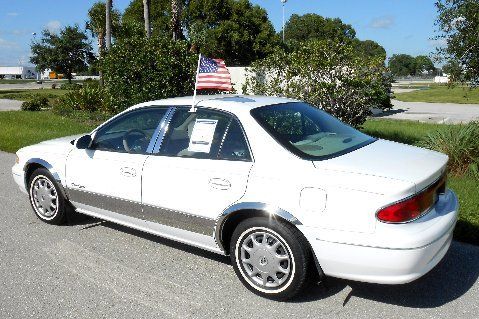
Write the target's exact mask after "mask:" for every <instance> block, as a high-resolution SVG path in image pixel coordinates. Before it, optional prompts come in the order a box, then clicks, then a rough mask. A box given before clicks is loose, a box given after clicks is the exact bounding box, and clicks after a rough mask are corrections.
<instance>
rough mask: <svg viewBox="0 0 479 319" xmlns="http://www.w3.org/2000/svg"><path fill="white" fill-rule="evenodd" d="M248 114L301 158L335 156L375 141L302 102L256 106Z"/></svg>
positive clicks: (320, 158)
mask: <svg viewBox="0 0 479 319" xmlns="http://www.w3.org/2000/svg"><path fill="white" fill-rule="evenodd" d="M251 115H252V116H253V117H254V118H255V119H256V121H258V123H259V124H260V125H261V126H262V127H263V128H264V129H265V130H266V131H267V132H268V133H269V134H270V135H271V136H273V138H274V139H275V140H276V141H278V143H280V144H281V145H282V146H284V147H285V148H287V149H288V150H290V151H291V152H293V153H294V154H296V155H298V156H300V157H302V158H305V159H310V160H322V159H328V158H332V157H336V156H339V155H342V154H345V153H348V152H351V151H354V150H356V149H358V148H360V147H363V146H365V145H367V144H370V143H372V142H374V141H375V139H374V138H372V137H370V136H368V135H366V134H363V133H361V132H359V131H358V130H355V129H354V128H352V127H350V126H348V125H346V124H344V123H343V122H341V121H339V120H338V119H336V118H335V117H333V116H331V115H329V114H328V113H326V112H324V111H321V110H319V109H317V108H315V107H313V106H311V105H309V104H306V103H302V102H291V103H284V104H276V105H269V106H263V107H259V108H256V109H253V110H251Z"/></svg>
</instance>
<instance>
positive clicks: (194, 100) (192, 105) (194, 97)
mask: <svg viewBox="0 0 479 319" xmlns="http://www.w3.org/2000/svg"><path fill="white" fill-rule="evenodd" d="M200 63H201V53H200V54H199V55H198V66H197V67H196V77H195V91H194V93H193V103H192V104H191V109H190V112H196V109H195V102H196V86H197V84H198V73H199V72H200Z"/></svg>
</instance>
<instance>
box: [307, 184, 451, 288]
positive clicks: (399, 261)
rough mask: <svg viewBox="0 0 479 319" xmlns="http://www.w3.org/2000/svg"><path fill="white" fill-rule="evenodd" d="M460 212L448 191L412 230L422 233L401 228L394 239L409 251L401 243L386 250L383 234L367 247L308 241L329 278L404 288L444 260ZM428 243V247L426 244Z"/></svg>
mask: <svg viewBox="0 0 479 319" xmlns="http://www.w3.org/2000/svg"><path fill="white" fill-rule="evenodd" d="M458 209H459V204H458V200H457V197H456V195H455V194H454V193H453V192H452V191H450V190H448V192H447V193H446V195H444V198H443V202H442V203H441V205H440V206H438V207H435V208H434V211H432V212H430V213H429V214H431V215H430V216H428V217H427V218H425V220H424V221H422V220H421V219H419V220H417V221H415V222H414V223H420V224H419V225H415V226H412V227H411V228H415V227H416V228H417V227H419V226H420V227H422V228H423V229H422V231H415V232H414V233H411V232H408V228H407V227H408V225H407V224H405V225H401V227H402V228H403V229H404V234H403V236H398V234H397V233H396V234H395V236H394V238H395V240H399V241H400V240H401V237H402V238H403V239H404V242H406V241H407V242H409V245H410V247H400V244H398V243H397V244H394V245H391V247H387V246H384V243H385V242H387V240H381V238H380V236H382V235H381V234H380V235H379V236H378V235H377V234H375V235H374V236H372V237H373V238H374V240H372V239H371V238H370V239H369V240H368V245H364V244H363V243H352V242H350V243H343V242H341V241H340V238H338V240H337V241H335V242H333V241H331V240H322V239H320V238H318V236H316V238H314V239H313V238H311V233H309V235H306V237H307V238H308V239H309V242H310V243H311V246H312V248H313V251H314V253H315V255H316V257H317V259H318V261H319V263H320V265H321V268H322V270H323V272H324V273H325V274H326V275H328V276H332V277H338V278H344V279H351V280H357V281H364V282H371V283H381V284H403V283H407V282H411V281H413V280H415V279H417V278H419V277H421V276H423V275H425V274H426V273H427V272H429V271H430V270H431V269H433V268H434V267H435V266H436V265H437V264H438V263H439V262H440V261H441V260H442V258H443V257H444V255H445V254H446V252H447V250H448V249H449V246H450V244H451V241H452V235H453V231H454V227H455V225H456V221H457V214H458ZM411 224H412V223H411ZM390 226H394V225H390ZM386 235H387V233H386ZM411 236H415V237H417V239H416V240H415V242H416V243H421V244H420V245H415V244H413V243H414V241H411ZM406 238H407V240H405V239H406ZM329 239H331V238H329ZM426 239H427V243H424V240H426ZM374 242H375V243H374ZM373 243H374V244H373ZM398 247H400V248H398Z"/></svg>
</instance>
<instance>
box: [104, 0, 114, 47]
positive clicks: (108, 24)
mask: <svg viewBox="0 0 479 319" xmlns="http://www.w3.org/2000/svg"><path fill="white" fill-rule="evenodd" d="M112 2H113V0H106V10H105V20H106V23H105V39H106V49H107V50H110V48H111V8H112V5H113V3H112Z"/></svg>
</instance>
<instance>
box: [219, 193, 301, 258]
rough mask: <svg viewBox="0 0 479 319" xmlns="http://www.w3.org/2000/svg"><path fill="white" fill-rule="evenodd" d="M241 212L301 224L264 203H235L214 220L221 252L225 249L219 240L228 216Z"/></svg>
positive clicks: (285, 212) (287, 214)
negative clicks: (268, 215)
mask: <svg viewBox="0 0 479 319" xmlns="http://www.w3.org/2000/svg"><path fill="white" fill-rule="evenodd" d="M241 210H253V211H261V212H266V213H268V214H270V215H274V216H278V217H280V218H282V219H284V220H286V221H288V222H290V223H291V224H293V225H302V223H301V222H300V221H299V220H298V219H297V218H296V217H294V216H293V215H292V214H291V213H289V212H287V211H285V210H284V209H282V208H279V207H276V206H272V205H268V204H265V203H259V202H244V203H237V204H234V205H232V206H230V207H228V208H227V209H225V210H224V211H223V213H222V214H221V215H220V216H219V217H218V218H217V220H216V225H215V240H216V243H217V244H218V246H219V247H220V249H221V250H223V251H225V247H224V246H223V239H222V238H221V232H222V230H223V226H224V224H225V222H226V220H227V219H228V217H229V216H230V215H232V214H234V213H235V212H237V211H241Z"/></svg>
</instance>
